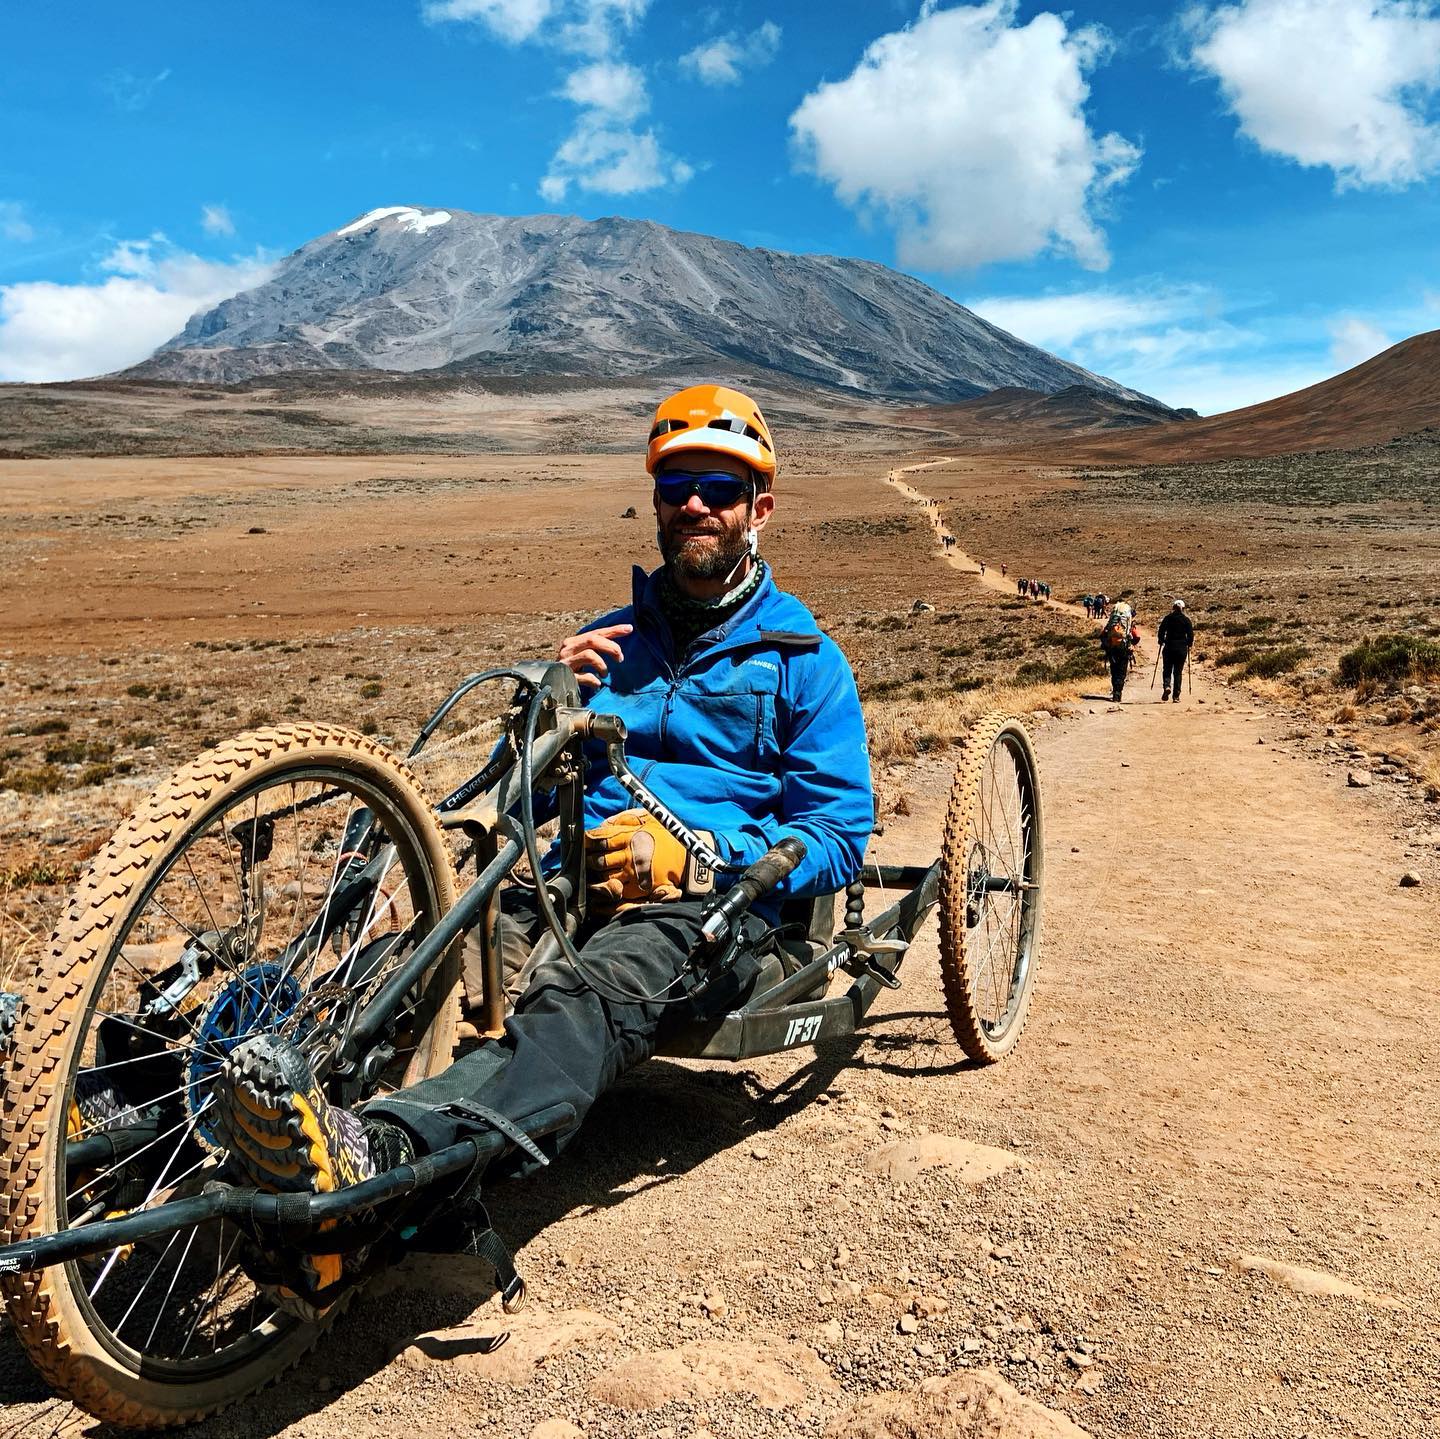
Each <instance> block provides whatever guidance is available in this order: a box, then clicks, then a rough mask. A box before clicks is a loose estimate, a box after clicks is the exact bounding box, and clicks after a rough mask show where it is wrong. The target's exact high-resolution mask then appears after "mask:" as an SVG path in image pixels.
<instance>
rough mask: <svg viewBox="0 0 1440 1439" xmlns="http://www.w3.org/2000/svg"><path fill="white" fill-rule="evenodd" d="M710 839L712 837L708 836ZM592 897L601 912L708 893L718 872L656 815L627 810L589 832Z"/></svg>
mask: <svg viewBox="0 0 1440 1439" xmlns="http://www.w3.org/2000/svg"><path fill="white" fill-rule="evenodd" d="M707 838H708V837H707ZM585 863H586V867H587V868H588V870H589V874H590V902H591V903H592V904H593V905H594V906H595V907H596V908H597V909H598V910H600V911H601V912H609V911H615V912H618V911H620V910H622V909H629V908H630V907H631V906H632V905H636V904H661V903H663V902H664V901H665V900H670V899H679V898H680V897H681V896H682V895H684V894H687V893H689V894H702V893H708V892H709V891H710V890H711V889H713V888H714V883H715V881H714V876H713V874H711V873H710V871H709V870H700V869H699V867H697V866H695V865H694V864H693V863H692V861H691V858H690V855H689V853H688V851H687V850H686V849H685V846H684V845H682V844H681V843H680V841H679V840H678V839H676V838H675V836H674V835H672V834H671V833H670V832H669V830H667V829H666V828H665V826H664V825H662V824H661V823H660V821H659V820H658V819H656V818H655V817H654V816H653V815H650V814H647V813H646V812H645V811H644V810H643V809H627V810H626V811H624V813H623V814H617V815H615V816H613V817H612V818H611V819H607V820H606V821H605V823H604V824H602V825H600V826H599V828H598V829H592V830H589V831H587V833H586V835H585Z"/></svg>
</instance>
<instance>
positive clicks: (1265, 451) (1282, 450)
mask: <svg viewBox="0 0 1440 1439" xmlns="http://www.w3.org/2000/svg"><path fill="white" fill-rule="evenodd" d="M1426 429H1429V430H1434V431H1436V432H1437V433H1440V330H1429V331H1427V332H1426V333H1424V334H1421V335H1412V336H1411V337H1410V338H1409V339H1408V340H1401V341H1400V343H1399V344H1398V345H1392V346H1391V347H1390V348H1389V349H1388V350H1386V351H1384V352H1383V353H1382V354H1379V355H1376V356H1375V357H1374V359H1371V360H1366V361H1365V362H1364V364H1361V365H1356V366H1355V368H1354V369H1351V370H1346V371H1344V372H1343V373H1342V374H1339V375H1334V376H1332V377H1331V378H1330V379H1328V380H1321V381H1320V383H1319V384H1317V385H1309V386H1307V387H1306V388H1305V389H1303V390H1296V391H1294V393H1293V394H1289V395H1281V396H1280V397H1279V398H1278V399H1275V400H1266V401H1264V402H1263V403H1262V404H1259V405H1247V406H1246V407H1245V408H1244V409H1243V410H1229V411H1227V412H1226V413H1225V414H1222V415H1209V416H1207V417H1206V418H1205V419H1203V420H1192V421H1191V422H1190V423H1189V424H1186V425H1182V426H1174V427H1171V426H1167V427H1166V429H1165V430H1164V431H1163V432H1158V433H1153V434H1152V433H1142V434H1138V435H1130V436H1127V437H1125V438H1123V439H1120V438H1119V437H1117V438H1116V439H1115V440H1109V439H1102V438H1101V437H1100V436H1092V437H1089V438H1087V439H1084V440H1081V441H1078V442H1076V443H1075V445H1074V446H1073V449H1072V452H1073V453H1074V454H1075V455H1077V456H1083V457H1084V458H1086V459H1097V460H1098V459H1123V460H1144V461H1160V460H1210V459H1232V458H1234V459H1243V458H1251V457H1258V456H1262V455H1280V454H1290V453H1293V452H1297V451H1302V450H1351V449H1359V448H1361V447H1362V446H1365V445H1383V444H1385V443H1387V442H1388V441H1390V440H1392V439H1397V438H1399V437H1402V436H1406V435H1413V434H1415V433H1416V432H1418V431H1420V430H1426Z"/></svg>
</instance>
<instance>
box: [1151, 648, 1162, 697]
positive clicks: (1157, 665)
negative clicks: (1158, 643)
mask: <svg viewBox="0 0 1440 1439" xmlns="http://www.w3.org/2000/svg"><path fill="white" fill-rule="evenodd" d="M1159 673H1160V651H1159V649H1158V648H1157V649H1156V651H1155V668H1154V669H1153V670H1151V671H1150V688H1151V689H1152V690H1153V689H1154V688H1155V676H1156V675H1158V674H1159Z"/></svg>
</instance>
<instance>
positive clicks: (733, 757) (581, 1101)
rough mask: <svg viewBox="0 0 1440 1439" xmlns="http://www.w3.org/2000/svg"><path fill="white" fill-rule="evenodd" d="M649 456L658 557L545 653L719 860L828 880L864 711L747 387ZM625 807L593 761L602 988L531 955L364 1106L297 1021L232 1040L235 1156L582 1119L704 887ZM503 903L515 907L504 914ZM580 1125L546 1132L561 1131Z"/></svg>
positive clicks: (691, 933)
mask: <svg viewBox="0 0 1440 1439" xmlns="http://www.w3.org/2000/svg"><path fill="white" fill-rule="evenodd" d="M646 468H647V470H648V471H649V472H650V474H651V476H652V477H653V479H654V494H653V505H654V510H655V522H656V531H657V540H658V542H659V545H660V550H661V554H662V556H663V558H664V561H665V563H664V565H663V566H662V567H661V568H659V569H657V570H656V571H654V573H652V574H649V575H647V574H645V573H644V572H643V571H642V570H639V569H637V570H636V571H635V577H634V595H633V600H632V603H631V604H630V605H628V606H626V607H625V608H624V609H621V610H617V611H615V612H614V613H613V614H610V615H607V616H605V617H604V618H602V619H600V620H598V621H596V622H595V623H594V624H593V625H591V626H590V627H589V628H588V629H586V630H584V631H583V632H581V633H580V634H578V635H574V636H572V637H570V638H569V639H567V640H565V641H564V642H563V643H562V644H561V645H560V647H559V653H558V658H559V659H560V661H561V662H562V663H564V664H566V665H568V666H569V668H570V669H571V670H573V671H574V673H575V674H576V676H577V677H578V679H579V681H580V684H581V686H582V687H583V689H584V690H585V691H586V692H587V702H588V703H592V704H594V705H595V706H596V707H597V708H598V709H600V710H603V711H604V712H606V713H611V714H616V715H618V716H620V718H621V719H623V720H624V721H625V724H626V726H627V728H628V730H629V740H628V742H627V751H628V753H629V755H630V757H631V758H632V759H633V760H635V761H636V762H637V768H638V769H639V770H640V771H641V773H643V774H644V776H645V780H646V783H647V785H648V786H649V787H650V788H651V789H652V790H653V791H654V792H655V793H656V794H657V795H658V796H659V797H660V798H661V799H662V800H664V801H665V802H666V803H667V804H669V805H671V806H673V808H674V809H675V811H676V813H678V814H679V815H680V816H681V817H682V818H683V819H684V820H686V822H687V823H689V824H690V825H691V826H692V827H693V828H695V829H697V830H702V831H704V832H706V834H707V837H708V838H709V839H710V842H711V844H712V845H713V847H714V848H715V849H716V850H717V851H718V852H719V853H720V855H721V856H722V858H724V859H725V860H726V861H728V862H730V863H733V864H741V865H743V864H748V863H750V862H752V861H753V860H755V859H758V858H759V857H760V855H761V854H763V853H764V852H765V851H766V850H767V849H768V848H770V846H771V845H773V844H774V843H775V842H776V841H777V840H779V839H780V838H781V837H783V836H784V835H787V834H789V835H796V836H798V837H800V838H801V839H802V840H803V841H804V843H805V846H806V856H805V859H804V861H803V862H802V863H801V864H800V865H799V866H797V868H796V869H795V870H794V872H793V873H792V874H791V875H790V877H789V878H788V880H787V881H786V882H785V883H784V885H783V886H782V887H781V890H780V891H779V895H780V897H782V898H783V897H795V898H803V897H806V896H812V895H817V894H825V893H830V892H832V891H835V890H838V889H841V888H843V887H844V885H845V884H846V883H847V882H848V881H849V880H850V879H851V878H853V877H854V875H855V874H856V873H857V872H858V871H859V868H860V863H861V860H862V857H863V855H864V849H865V844H866V841H867V839H868V837H869V834H870V829H871V825H872V823H873V819H874V801H873V796H872V792H871V784H870V765H869V756H868V752H867V748H866V743H865V727H864V720H863V717H862V715H861V711H860V700H859V696H858V694H857V692H856V688H855V680H854V677H853V676H852V674H851V672H850V667H849V665H848V664H847V663H846V662H845V658H844V656H843V655H842V654H841V653H840V650H839V648H838V647H837V646H836V644H835V643H834V641H833V640H831V639H830V638H829V637H828V636H826V635H824V634H822V633H821V631H820V629H819V628H818V626H817V625H816V623H815V620H814V617H813V616H812V615H811V614H810V612H809V611H808V610H807V609H806V608H805V607H804V605H802V604H801V603H800V601H799V600H797V599H795V598H794V597H793V596H791V595H788V594H784V593H782V592H781V591H780V590H779V589H778V588H777V586H776V584H775V581H774V579H773V578H772V577H771V574H770V569H769V567H768V565H766V564H765V562H764V561H763V560H761V559H760V557H759V541H760V535H761V533H762V532H763V530H764V529H765V526H766V525H767V524H768V523H769V520H770V517H771V515H772V514H773V513H774V510H775V496H774V492H773V491H774V481H775V476H776V471H777V465H776V457H775V450H774V444H773V441H772V439H771V436H770V431H769V428H768V426H767V425H766V423H765V420H764V418H763V417H762V415H761V413H760V411H759V410H758V409H757V408H756V406H755V404H754V402H753V401H751V400H749V399H748V398H746V396H744V395H742V394H739V393H738V392H736V391H734V390H729V389H724V388H721V387H717V386H713V385H701V386H694V387H692V388H690V389H687V390H682V391H681V392H680V393H679V394H676V395H672V396H671V397H670V398H669V399H667V400H666V401H664V402H663V403H662V404H661V405H660V407H659V409H658V410H657V411H656V413H655V422H654V426H653V428H652V429H651V432H650V444H649V450H648V453H647V457H646ZM630 805H631V801H630V799H629V796H628V795H627V794H626V793H625V791H624V790H623V789H622V788H621V787H620V785H619V783H618V781H616V780H615V779H614V777H613V776H612V775H611V774H610V772H609V769H608V766H606V765H605V764H604V763H603V762H600V761H597V762H596V763H595V764H594V766H593V767H592V769H591V771H590V773H589V774H588V775H587V780H586V794H585V823H586V850H587V862H588V865H589V869H590V876H591V907H592V913H596V914H597V917H598V923H597V924H596V925H595V926H594V927H593V928H592V929H591V930H590V931H589V932H588V933H586V934H583V935H582V940H583V943H582V946H581V953H582V957H583V958H584V960H585V962H586V963H585V973H586V974H599V975H603V976H604V980H605V981H606V982H605V983H604V984H603V985H602V988H603V989H604V990H606V991H608V993H604V994H602V993H601V992H600V991H599V990H598V989H596V988H592V987H591V985H590V983H588V982H587V979H586V977H585V975H583V974H580V973H578V972H576V971H575V970H574V969H572V968H571V967H570V966H569V964H568V963H566V962H565V961H564V960H563V959H557V960H555V961H553V962H543V963H542V964H540V966H539V967H538V968H537V969H536V971H535V973H534V974H533V975H531V976H530V977H529V981H528V984H527V985H526V987H525V989H524V992H523V993H522V994H521V995H520V997H519V999H518V1001H517V1003H516V1005H515V1009H514V1012H513V1014H512V1015H511V1017H510V1018H509V1019H508V1020H507V1021H506V1026H505V1034H504V1036H503V1038H501V1039H499V1040H496V1041H490V1042H487V1043H484V1044H482V1045H480V1046H479V1047H478V1048H477V1049H476V1050H474V1051H473V1052H472V1053H470V1054H467V1055H465V1056H464V1057H463V1058H461V1059H460V1060H458V1061H457V1062H456V1063H455V1064H453V1065H451V1066H450V1068H449V1069H447V1070H446V1071H444V1073H442V1074H440V1075H437V1076H435V1077H434V1078H432V1079H428V1080H425V1081H424V1082H422V1083H420V1084H417V1085H413V1086H411V1087H410V1088H408V1089H404V1090H401V1091H399V1092H398V1093H396V1094H393V1095H388V1096H385V1097H383V1098H380V1099H377V1100H374V1101H372V1102H371V1103H370V1104H369V1105H368V1106H367V1107H366V1108H365V1110H364V1111H363V1113H351V1112H348V1111H345V1110H341V1109H338V1108H337V1107H335V1106H333V1105H331V1104H330V1103H329V1101H328V1100H327V1098H326V1097H325V1095H324V1093H323V1092H322V1090H321V1088H320V1086H319V1085H318V1084H317V1083H316V1081H315V1079H314V1077H313V1075H311V1073H310V1071H309V1068H308V1065H307V1063H306V1061H305V1059H304V1058H303V1056H302V1055H301V1054H300V1052H299V1051H298V1050H296V1049H295V1048H294V1047H293V1046H292V1045H290V1044H289V1043H288V1042H286V1041H284V1040H281V1039H279V1038H278V1037H276V1036H271V1035H265V1036H258V1037H256V1038H253V1039H250V1040H247V1041H246V1042H245V1043H243V1044H241V1045H239V1046H237V1048H236V1049H235V1050H234V1052H233V1053H232V1054H231V1056H230V1058H229V1059H228V1060H227V1062H226V1064H225V1065H224V1067H223V1069H222V1072H221V1074H220V1076H219V1079H218V1080H217V1083H216V1088H215V1100H216V1112H217V1125H218V1127H219V1130H220V1133H221V1134H222V1136H223V1137H224V1140H225V1144H226V1147H227V1149H228V1150H229V1151H230V1162H231V1165H232V1167H233V1168H234V1169H235V1170H236V1171H237V1172H238V1174H239V1176H240V1178H241V1179H242V1180H244V1181H246V1182H248V1183H252V1184H255V1185H257V1186H259V1187H261V1188H264V1189H268V1190H272V1191H287V1192H298V1191H304V1190H329V1189H332V1188H336V1187H340V1186H342V1185H348V1184H353V1183H356V1182H358V1181H360V1180H362V1179H364V1178H367V1177H369V1176H370V1175H372V1174H374V1173H377V1172H379V1171H380V1170H383V1169H389V1168H392V1167H394V1166H395V1165H396V1164H400V1163H405V1162H408V1161H409V1160H410V1159H411V1158H413V1157H414V1156H416V1155H422V1154H425V1153H430V1152H434V1151H435V1150H437V1149H440V1148H443V1147H445V1146H446V1145H450V1144H453V1143H455V1142H456V1141H457V1140H458V1139H460V1138H461V1137H462V1136H463V1135H465V1134H467V1133H475V1132H476V1131H477V1130H478V1129H480V1128H483V1127H485V1126H484V1121H483V1119H482V1120H481V1121H480V1122H478V1123H477V1122H476V1121H475V1119H474V1117H473V1115H474V1113H475V1112H476V1108H477V1107H478V1108H479V1110H480V1112H481V1113H482V1114H483V1111H484V1110H489V1111H492V1112H494V1113H495V1114H498V1115H500V1116H503V1117H504V1118H506V1119H510V1120H516V1119H522V1118H524V1117H526V1116H527V1115H530V1114H533V1113H536V1112H538V1111H539V1110H541V1109H544V1108H547V1107H548V1106H550V1105H554V1104H557V1103H561V1102H566V1103H569V1104H571V1105H573V1106H574V1108H575V1113H576V1116H577V1121H576V1123H577V1125H578V1123H579V1120H580V1119H581V1118H583V1117H584V1115H585V1113H586V1112H587V1111H588V1110H589V1108H590V1106H591V1105H592V1104H593V1103H594V1101H595V1099H596V1097H597V1096H598V1095H599V1094H600V1093H601V1092H602V1091H603V1090H605V1089H606V1088H608V1087H609V1086H610V1085H611V1084H612V1083H614V1081H615V1080H616V1079H618V1078H619V1076H620V1075H621V1074H622V1073H624V1072H625V1071H626V1070H627V1069H629V1068H630V1067H631V1066H633V1065H634V1064H636V1063H638V1062H639V1061H641V1060H643V1059H645V1058H648V1057H649V1055H651V1054H652V1053H653V1052H654V1049H655V1044H656V1036H657V1033H658V1031H659V1029H660V1026H661V1022H662V1020H663V1018H664V1016H665V1015H666V1014H667V1013H669V1012H671V1010H670V1009H668V1008H667V1007H666V1005H665V1004H664V1003H663V1002H662V1001H663V1000H665V999H666V998H670V997H673V996H674V995H676V994H677V993H678V985H677V983H676V981H677V978H678V976H679V974H680V972H681V970H682V968H683V967H684V965H685V962H686V960H687V959H688V957H689V955H690V953H691V951H692V949H693V948H694V947H695V945H696V943H697V942H698V939H699V934H700V926H701V922H702V917H703V914H704V911H705V908H706V905H707V902H708V901H707V899H706V898H705V897H703V896H702V895H701V894H700V893H699V892H698V891H699V888H700V886H699V885H698V884H697V883H696V877H695V875H694V874H693V873H692V866H691V864H690V862H689V855H688V854H687V852H686V851H685V849H684V848H683V847H682V846H681V845H680V843H679V841H677V840H675V839H674V838H673V837H672V836H671V835H670V834H669V833H668V831H666V830H665V829H664V828H663V826H661V825H660V824H659V823H658V821H656V820H654V819H653V818H652V817H651V816H650V815H649V814H647V813H646V812H645V811H643V810H637V809H633V808H630ZM707 873H708V872H707ZM711 883H712V884H713V883H714V880H713V877H712V879H711ZM502 903H503V897H502ZM512 908H514V907H512ZM530 918H531V921H532V922H533V916H531V917H530ZM510 919H511V923H512V926H513V925H514V924H515V923H519V922H522V920H521V915H520V914H519V913H518V912H513V913H512V914H511V916H510ZM626 995H630V996H634V998H633V999H632V1000H624V998H623V997H624V996H626ZM640 996H648V998H641V997H640ZM457 1102H460V1103H462V1104H464V1105H468V1106H471V1107H472V1110H471V1113H472V1117H471V1118H470V1119H466V1118H463V1117H462V1118H457V1117H456V1115H455V1113H454V1110H453V1108H452V1106H454V1105H455V1104H456V1103H457ZM573 1132H574V1131H573V1129H572V1130H571V1131H568V1132H567V1133H565V1134H564V1135H561V1136H558V1137H553V1136H552V1138H551V1139H549V1140H546V1141H544V1143H545V1144H546V1146H547V1147H548V1148H550V1149H551V1150H552V1152H553V1151H554V1150H557V1149H558V1148H560V1147H561V1146H563V1144H564V1143H565V1142H566V1141H567V1140H568V1138H569V1137H570V1136H571V1134H573ZM517 1155H518V1152H517ZM515 1167H516V1170H517V1172H524V1168H525V1167H527V1166H526V1165H525V1164H524V1162H523V1159H522V1160H521V1162H520V1163H518V1164H516V1166H515ZM342 1277H343V1276H342V1269H341V1261H340V1258H339V1257H338V1256H330V1255H314V1256H309V1257H308V1258H307V1259H306V1260H304V1261H303V1265H302V1269H301V1272H300V1274H299V1276H298V1280H297V1282H295V1283H294V1284H293V1286H292V1287H289V1288H286V1289H282V1290H281V1291H280V1292H279V1298H280V1299H281V1301H282V1302H283V1303H285V1304H286V1305H287V1307H289V1308H290V1309H291V1311H292V1312H296V1313H300V1314H302V1315H304V1314H312V1313H314V1312H316V1310H317V1309H323V1307H324V1306H325V1304H326V1303H327V1302H329V1301H330V1300H331V1299H332V1298H333V1295H334V1294H335V1293H336V1292H338V1291H335V1290H332V1289H331V1288H330V1286H332V1285H335V1284H337V1283H339V1282H340V1281H341V1279H342ZM291 1278H292V1280H294V1279H296V1276H294V1275H292V1276H291Z"/></svg>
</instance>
